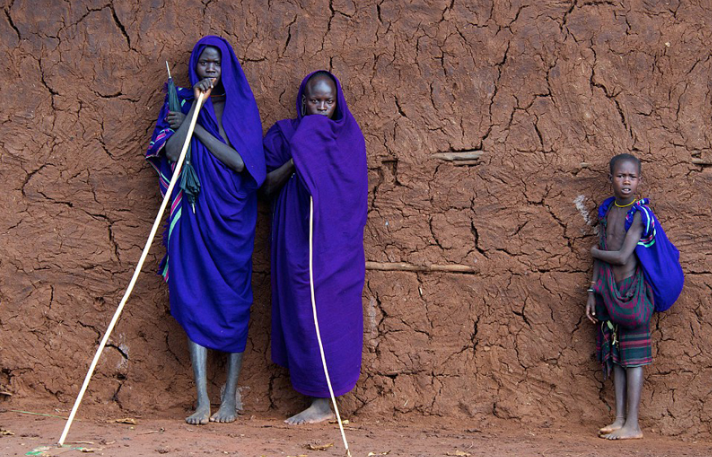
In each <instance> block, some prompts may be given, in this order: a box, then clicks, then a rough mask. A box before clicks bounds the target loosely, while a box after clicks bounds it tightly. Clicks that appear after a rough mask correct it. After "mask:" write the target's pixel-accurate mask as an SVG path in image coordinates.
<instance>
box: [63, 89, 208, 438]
mask: <svg viewBox="0 0 712 457" xmlns="http://www.w3.org/2000/svg"><path fill="white" fill-rule="evenodd" d="M204 98H205V94H204V93H203V92H201V93H200V96H199V97H198V106H196V107H195V112H194V113H193V117H192V118H191V120H190V127H188V134H187V135H186V138H185V143H184V144H183V149H182V150H181V152H180V157H178V162H176V166H175V169H174V170H173V178H171V183H170V185H169V186H168V190H167V191H166V195H165V197H163V202H162V203H161V208H160V209H159V210H158V215H157V216H156V220H155V222H154V223H153V228H151V234H150V235H149V236H148V239H147V240H146V245H145V246H144V248H143V252H142V253H141V259H140V260H139V261H138V265H137V266H136V270H135V271H134V274H133V277H132V278H131V282H130V283H129V287H128V289H126V293H124V298H122V299H121V303H120V304H119V307H118V308H116V312H115V313H114V318H113V319H111V323H110V324H109V327H108V328H107V329H106V333H104V338H103V339H102V340H101V343H100V344H99V348H98V349H97V350H96V354H95V355H94V360H92V362H91V366H89V371H87V375H86V377H85V378H84V384H82V388H81V390H80V391H79V395H78V396H77V399H76V401H75V402H74V407H73V408H72V412H71V414H70V415H69V419H67V424H66V425H65V426H64V431H63V432H62V436H61V437H60V438H59V442H58V443H57V444H58V445H59V446H62V445H64V440H65V439H66V438H67V433H69V428H70V427H71V426H72V422H73V421H74V416H75V415H76V414H77V409H79V405H80V404H81V402H82V398H84V393H85V392H86V390H87V386H89V381H90V380H91V377H92V375H93V374H94V370H95V369H96V364H97V363H98V362H99V357H101V353H102V351H103V350H104V347H105V346H106V343H107V342H108V341H109V336H110V335H111V332H112V331H113V330H114V326H115V325H116V322H118V320H119V316H121V311H123V309H124V305H126V301H127V300H128V299H129V296H130V295H131V292H132V291H133V288H134V285H135V284H136V280H137V279H138V275H139V274H140V273H141V267H143V262H144V261H145V260H146V256H147V255H148V251H149V250H150V249H151V243H152V242H153V237H155V236H156V232H157V231H158V226H159V225H160V224H161V219H162V218H163V212H164V211H165V210H166V206H167V205H168V202H169V201H170V199H171V194H172V193H173V188H174V187H175V185H176V183H177V182H178V178H179V176H180V169H181V167H182V166H183V161H184V160H185V154H186V151H188V145H189V144H190V138H191V137H192V136H193V130H195V123H196V122H197V120H198V113H199V112H200V108H201V107H202V104H203V99H204Z"/></svg>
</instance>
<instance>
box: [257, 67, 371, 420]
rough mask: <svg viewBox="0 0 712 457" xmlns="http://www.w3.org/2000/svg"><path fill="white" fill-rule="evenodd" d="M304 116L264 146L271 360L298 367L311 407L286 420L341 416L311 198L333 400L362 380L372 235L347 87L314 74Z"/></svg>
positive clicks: (279, 127) (295, 381)
mask: <svg viewBox="0 0 712 457" xmlns="http://www.w3.org/2000/svg"><path fill="white" fill-rule="evenodd" d="M297 113H298V114H297V118H296V119H285V120H281V121H278V122H277V123H276V124H275V125H274V126H272V128H270V130H269V131H268V132H267V135H266V136H265V138H264V147H265V158H266V161H267V170H268V175H267V179H266V180H265V185H264V187H263V192H264V193H265V194H266V195H273V196H274V198H273V201H272V237H271V242H272V254H271V264H272V265H271V277H272V360H273V361H274V362H275V363H277V364H279V365H281V366H284V367H286V368H288V369H289V373H290V379H291V383H292V386H293V387H294V389H295V390H296V391H298V392H300V393H302V394H304V395H307V396H309V397H311V399H312V400H311V405H310V406H309V407H308V408H307V409H306V410H304V411H302V412H301V413H299V414H296V415H294V416H292V417H290V418H289V419H287V420H286V422H287V423H289V424H303V423H316V422H321V421H324V420H328V419H330V418H332V417H333V413H332V411H331V407H330V405H329V397H330V394H329V390H328V386H327V382H326V376H325V374H324V369H323V366H322V360H321V356H320V351H319V345H318V341H317V336H316V329H315V326H314V317H313V312H312V303H311V292H310V279H309V220H310V197H311V198H313V204H314V216H313V276H314V293H315V301H316V309H317V316H318V320H319V330H320V333H321V337H322V342H323V347H324V353H325V358H326V364H327V366H328V371H329V378H330V380H331V384H332V387H333V390H334V395H336V396H339V395H343V394H345V393H347V392H349V391H351V390H352V389H353V388H354V386H355V385H356V381H357V380H358V378H359V375H360V372H361V351H362V348H363V307H362V301H361V297H362V292H363V285H364V279H365V257H364V250H363V231H364V227H365V225H366V214H367V210H368V204H367V196H368V182H367V169H366V145H365V141H364V137H363V134H362V133H361V129H360V128H359V126H358V124H357V123H356V120H355V119H354V117H353V116H352V115H351V113H350V112H349V109H348V106H347V105H346V100H345V98H344V94H343V91H342V89H341V85H340V84H339V81H338V79H336V77H334V75H332V74H331V73H328V72H326V71H318V72H314V73H311V74H310V75H308V76H307V77H306V78H305V79H304V81H302V84H301V86H300V88H299V92H298V94H297Z"/></svg>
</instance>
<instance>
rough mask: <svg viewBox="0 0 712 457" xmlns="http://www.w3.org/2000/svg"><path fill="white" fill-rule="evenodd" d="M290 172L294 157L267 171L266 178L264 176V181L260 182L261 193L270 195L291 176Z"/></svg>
mask: <svg viewBox="0 0 712 457" xmlns="http://www.w3.org/2000/svg"><path fill="white" fill-rule="evenodd" d="M292 173H294V159H289V160H287V161H286V162H285V163H284V165H282V166H281V167H279V168H277V169H276V170H272V171H270V172H269V173H267V178H265V182H264V183H262V188H261V189H260V191H261V194H262V195H264V196H265V197H270V196H271V195H272V194H273V193H275V192H276V191H278V190H279V189H281V188H282V186H283V185H284V183H286V182H287V180H288V179H289V178H290V177H291V176H292Z"/></svg>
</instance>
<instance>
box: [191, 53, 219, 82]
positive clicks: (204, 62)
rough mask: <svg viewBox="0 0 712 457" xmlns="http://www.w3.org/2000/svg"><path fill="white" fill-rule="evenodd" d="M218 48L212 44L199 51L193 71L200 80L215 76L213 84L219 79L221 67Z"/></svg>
mask: <svg viewBox="0 0 712 457" xmlns="http://www.w3.org/2000/svg"><path fill="white" fill-rule="evenodd" d="M220 63H221V59H220V50H219V49H218V48H214V47H212V46H208V47H207V48H205V49H204V50H203V52H201V53H200V57H198V64H197V65H196V67H195V73H197V75H198V78H200V79H201V80H203V79H205V78H215V82H214V84H217V83H218V82H219V81H220V75H221V74H222V68H221V66H220Z"/></svg>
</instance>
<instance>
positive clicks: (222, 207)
mask: <svg viewBox="0 0 712 457" xmlns="http://www.w3.org/2000/svg"><path fill="white" fill-rule="evenodd" d="M189 73H190V82H191V84H192V85H193V87H192V88H191V89H178V98H179V100H180V103H181V107H182V108H181V111H180V112H175V111H174V112H170V111H169V110H168V103H167V102H166V104H164V106H163V109H162V110H161V113H160V115H159V117H158V121H157V122H156V129H155V131H154V133H153V137H152V139H151V144H150V146H149V149H148V152H147V153H146V158H147V159H148V160H149V162H150V163H151V165H153V167H154V168H155V169H156V171H157V172H158V175H159V183H160V188H161V193H162V194H165V192H166V191H167V188H168V184H169V182H170V179H171V177H172V175H173V170H174V168H175V162H176V161H177V159H178V157H179V155H180V151H181V148H182V146H183V143H184V142H185V139H186V137H187V131H188V126H189V122H184V121H185V120H186V119H190V118H191V117H192V115H193V113H194V110H195V108H196V103H195V100H197V98H198V95H199V94H200V92H202V93H204V94H205V95H206V96H208V98H207V99H206V101H205V104H204V105H203V108H202V109H201V110H200V113H199V115H198V122H197V124H196V127H195V132H194V135H193V137H192V139H191V140H190V150H191V165H192V166H193V168H194V169H195V173H196V175H197V178H198V180H199V183H200V189H199V193H198V194H197V197H196V198H195V201H194V202H193V203H192V204H191V203H189V202H188V198H185V195H184V194H185V192H184V191H183V190H182V189H180V188H179V187H178V186H176V188H175V189H174V191H173V195H172V196H171V211H170V215H169V217H168V224H167V228H166V233H165V234H164V242H165V244H166V251H167V254H166V257H165V258H164V259H163V262H162V263H161V274H162V275H163V277H164V279H165V281H166V282H167V283H168V289H169V294H170V304H171V314H172V315H173V317H175V319H176V320H177V321H178V323H179V324H180V325H181V326H182V327H183V329H184V330H185V332H186V334H187V335H188V339H189V348H190V356H191V362H192V364H193V373H194V376H195V383H196V388H197V391H198V400H197V406H196V411H195V413H194V414H192V415H191V416H189V417H188V418H186V422H188V423H190V424H195V425H198V424H206V423H208V421H213V422H232V421H234V420H235V418H236V416H237V412H236V398H235V393H236V389H237V378H238V375H239V372H240V367H241V365H242V354H243V352H244V350H245V345H246V341H247V326H248V322H249V318H250V306H251V305H252V284H251V282H252V251H253V246H254V237H255V223H256V220H257V192H256V191H257V189H258V188H259V187H260V185H261V184H262V182H263V181H264V179H265V176H266V168H265V161H264V152H263V148H262V124H261V121H260V116H259V112H258V111H257V104H256V102H255V98H254V96H253V95H252V91H251V89H250V86H249V84H248V82H247V79H246V78H245V75H244V73H243V71H242V68H241V67H240V63H239V61H238V60H237V57H236V56H235V53H234V51H233V49H232V47H231V46H230V44H229V43H228V42H227V41H226V40H225V39H223V38H220V37H216V36H206V37H204V38H202V39H201V40H200V41H198V43H197V44H196V45H195V47H194V48H193V52H192V54H191V56H190V66H189ZM207 349H214V350H218V351H223V352H227V353H228V354H229V355H228V369H227V371H228V373H227V381H226V385H225V390H224V393H223V396H222V402H221V405H220V409H219V411H218V412H217V413H215V414H214V415H212V416H211V415H210V400H209V398H208V394H207V376H206V360H207Z"/></svg>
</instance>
